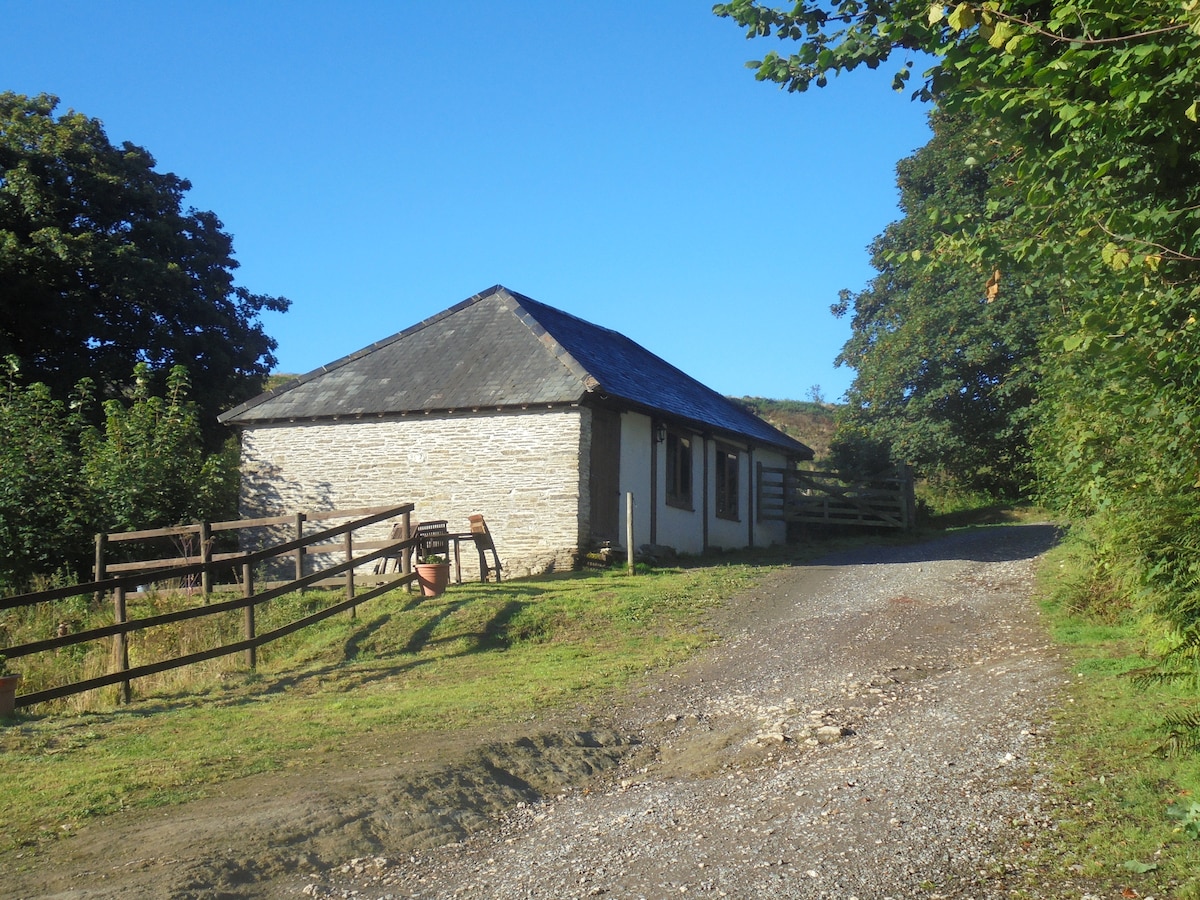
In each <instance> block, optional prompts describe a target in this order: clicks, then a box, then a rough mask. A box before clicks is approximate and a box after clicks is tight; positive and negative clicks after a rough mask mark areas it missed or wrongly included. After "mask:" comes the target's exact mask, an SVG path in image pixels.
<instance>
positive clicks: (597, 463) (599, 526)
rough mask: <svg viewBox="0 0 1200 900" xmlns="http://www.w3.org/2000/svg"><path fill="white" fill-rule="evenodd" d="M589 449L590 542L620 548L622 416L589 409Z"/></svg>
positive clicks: (608, 410)
mask: <svg viewBox="0 0 1200 900" xmlns="http://www.w3.org/2000/svg"><path fill="white" fill-rule="evenodd" d="M591 412H592V447H591V453H590V457H591V458H590V459H589V466H588V489H589V491H590V493H591V506H592V515H591V522H590V523H589V525H590V528H591V538H592V540H594V541H612V542H613V543H614V544H619V543H620V542H621V541H620V535H619V534H618V532H619V531H620V528H621V414H620V413H617V412H613V411H612V410H610V409H597V408H594V407H593V409H592V411H591Z"/></svg>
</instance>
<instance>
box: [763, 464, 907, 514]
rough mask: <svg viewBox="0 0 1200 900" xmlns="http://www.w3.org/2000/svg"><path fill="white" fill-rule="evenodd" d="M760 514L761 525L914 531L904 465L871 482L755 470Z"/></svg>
mask: <svg viewBox="0 0 1200 900" xmlns="http://www.w3.org/2000/svg"><path fill="white" fill-rule="evenodd" d="M757 499H758V515H759V518H760V519H761V520H763V521H783V522H799V523H803V524H808V525H857V526H867V527H873V528H902V529H906V528H912V527H913V526H914V525H915V524H916V500H915V497H914V495H913V478H912V469H911V468H909V467H908V466H902V467H900V469H898V470H897V471H896V472H894V473H883V474H881V475H879V476H877V477H875V478H872V479H871V480H870V481H865V482H852V481H846V480H844V479H843V478H842V477H841V476H840V475H839V474H838V473H837V472H821V471H808V472H806V471H800V470H796V469H783V468H774V467H770V466H763V465H762V464H761V463H760V464H759V466H758V498H757Z"/></svg>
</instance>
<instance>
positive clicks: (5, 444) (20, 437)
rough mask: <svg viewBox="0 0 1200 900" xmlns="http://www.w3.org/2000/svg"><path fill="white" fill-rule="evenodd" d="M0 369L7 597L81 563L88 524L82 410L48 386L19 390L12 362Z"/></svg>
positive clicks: (2, 553) (1, 527)
mask: <svg viewBox="0 0 1200 900" xmlns="http://www.w3.org/2000/svg"><path fill="white" fill-rule="evenodd" d="M3 363H4V367H3V370H0V588H6V587H7V588H10V589H12V588H13V587H14V586H15V585H19V584H23V583H25V582H26V581H27V580H28V579H29V578H30V577H31V576H32V575H34V574H37V573H45V574H50V573H53V572H55V571H57V570H58V569H59V568H60V567H62V566H63V565H64V564H66V565H70V564H71V563H77V562H78V561H79V559H80V558H81V556H86V553H87V547H88V543H89V537H88V527H89V524H90V518H91V517H90V515H89V513H90V508H89V504H88V502H87V496H86V491H85V489H84V484H83V478H82V473H81V468H80V451H79V442H80V435H81V433H82V431H83V430H84V429H85V427H86V423H85V422H84V420H83V418H82V416H81V415H80V410H81V404H78V403H77V404H75V405H74V406H73V407H71V408H68V406H67V404H66V403H64V402H63V401H61V400H56V399H54V397H53V396H51V394H50V389H49V388H48V387H47V386H46V385H44V384H40V383H39V384H31V385H24V384H23V383H22V382H21V378H20V365H19V362H18V360H17V359H16V357H12V356H10V357H8V358H7V359H5V360H4V361H3ZM86 388H87V386H86V383H85V384H84V385H83V387H82V389H81V390H82V391H86ZM84 397H85V395H83V396H81V397H79V398H77V399H84Z"/></svg>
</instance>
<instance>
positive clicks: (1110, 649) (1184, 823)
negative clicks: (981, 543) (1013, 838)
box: [1039, 545, 1200, 900]
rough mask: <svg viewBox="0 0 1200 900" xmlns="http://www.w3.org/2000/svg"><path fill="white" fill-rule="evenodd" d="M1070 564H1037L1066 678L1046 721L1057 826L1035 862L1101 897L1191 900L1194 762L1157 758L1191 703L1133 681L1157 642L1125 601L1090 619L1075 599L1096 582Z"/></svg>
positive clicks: (1198, 700)
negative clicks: (1059, 701)
mask: <svg viewBox="0 0 1200 900" xmlns="http://www.w3.org/2000/svg"><path fill="white" fill-rule="evenodd" d="M1078 565H1079V557H1076V556H1075V555H1074V554H1073V552H1072V548H1071V547H1070V546H1069V545H1068V546H1066V547H1064V548H1061V549H1059V550H1056V551H1055V552H1054V553H1052V554H1051V555H1050V556H1049V557H1048V559H1047V561H1046V564H1045V565H1044V567H1043V573H1044V576H1045V578H1046V587H1045V590H1044V593H1045V596H1046V600H1045V603H1044V608H1045V610H1046V614H1047V621H1048V624H1049V626H1050V628H1051V631H1052V634H1053V635H1054V637H1055V639H1056V640H1058V641H1059V642H1060V643H1061V644H1062V645H1063V646H1064V647H1066V648H1067V650H1068V652H1069V656H1070V659H1071V661H1072V670H1073V675H1074V678H1073V682H1072V684H1071V685H1070V687H1069V689H1068V691H1067V693H1066V696H1065V698H1064V700H1065V702H1064V703H1063V705H1062V707H1061V709H1059V710H1057V711H1056V713H1055V717H1054V718H1055V727H1054V733H1055V735H1056V739H1055V741H1054V744H1053V747H1052V758H1053V760H1054V764H1055V766H1056V769H1055V771H1054V773H1053V777H1054V781H1055V785H1056V793H1057V796H1058V800H1059V804H1058V809H1057V815H1058V818H1059V828H1058V832H1057V834H1056V835H1054V836H1052V837H1050V838H1048V844H1049V845H1048V846H1047V847H1044V848H1040V857H1041V861H1042V865H1043V866H1044V867H1045V868H1046V869H1047V870H1049V872H1050V873H1056V874H1058V875H1059V876H1061V877H1063V878H1067V879H1072V880H1076V881H1078V880H1080V879H1083V880H1085V881H1086V882H1089V883H1090V884H1091V885H1092V886H1093V891H1092V892H1093V893H1097V894H1100V895H1102V896H1115V895H1119V892H1120V891H1124V890H1131V891H1136V894H1133V895H1126V896H1147V895H1154V896H1157V897H1160V898H1163V897H1177V898H1181V900H1200V839H1198V836H1200V829H1198V828H1197V827H1188V826H1189V821H1188V820H1187V815H1188V813H1189V812H1190V811H1191V804H1193V803H1200V757H1197V756H1196V755H1189V756H1173V755H1171V754H1169V753H1165V752H1163V751H1162V748H1163V745H1164V741H1165V734H1164V731H1163V728H1162V725H1163V721H1164V719H1165V718H1166V716H1168V715H1170V714H1178V713H1180V712H1181V711H1187V710H1191V711H1200V697H1198V696H1197V694H1196V691H1195V689H1194V688H1189V687H1188V686H1186V685H1183V684H1167V683H1160V684H1152V685H1145V684H1141V683H1139V682H1138V681H1137V679H1135V678H1134V677H1132V674H1133V673H1136V672H1137V671H1138V670H1141V669H1144V668H1145V667H1147V666H1149V665H1151V664H1152V663H1153V661H1154V655H1155V653H1154V648H1155V647H1156V646H1158V644H1159V637H1160V636H1159V635H1157V634H1155V633H1154V632H1153V631H1151V630H1150V627H1149V626H1148V625H1147V623H1146V620H1145V619H1143V618H1140V617H1139V616H1137V615H1136V613H1135V611H1134V609H1133V607H1132V606H1131V605H1128V604H1127V605H1125V606H1123V607H1122V606H1121V605H1119V604H1118V605H1116V606H1114V605H1113V604H1110V605H1109V608H1108V609H1107V610H1106V611H1105V612H1104V613H1103V614H1099V613H1098V612H1097V610H1096V609H1095V598H1094V597H1093V596H1089V597H1085V598H1082V599H1081V598H1080V597H1079V595H1078V594H1079V591H1080V590H1081V588H1083V589H1086V590H1087V591H1089V592H1091V591H1092V590H1093V589H1094V583H1093V582H1094V579H1093V578H1092V576H1091V574H1090V573H1087V572H1078V571H1076V566H1078ZM1044 874H1046V873H1042V874H1040V875H1039V878H1042V877H1043V876H1044ZM1105 890H1112V891H1114V892H1117V893H1114V894H1111V895H1110V894H1107V893H1103V891H1105Z"/></svg>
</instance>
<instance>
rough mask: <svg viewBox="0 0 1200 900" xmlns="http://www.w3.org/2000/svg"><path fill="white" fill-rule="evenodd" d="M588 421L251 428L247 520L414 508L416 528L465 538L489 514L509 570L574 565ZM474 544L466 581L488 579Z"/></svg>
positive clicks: (563, 412) (527, 417)
mask: <svg viewBox="0 0 1200 900" xmlns="http://www.w3.org/2000/svg"><path fill="white" fill-rule="evenodd" d="M585 418H586V416H584V415H581V410H579V409H577V408H571V409H549V410H537V411H524V412H493V413H477V414H472V415H445V416H436V415H429V416H419V417H418V416H408V417H400V418H396V419H357V420H344V421H338V422H322V423H294V424H283V425H269V426H256V427H247V428H245V429H244V430H243V432H242V514H243V515H244V516H247V517H255V516H266V515H279V514H282V513H290V512H297V511H300V510H318V509H339V508H340V509H346V508H352V507H359V506H384V505H388V504H392V503H395V504H400V503H413V504H415V505H416V509H415V511H414V512H413V521H414V522H420V521H426V520H429V519H445V520H447V522H448V527H449V530H450V531H452V532H453V531H467V530H469V527H468V522H467V517H468V516H469V515H472V514H474V513H481V514H482V515H483V516H484V518H485V519H486V520H487V523H488V527H489V529H490V530H491V532H492V536H493V538H494V540H495V542H496V549H497V551H498V553H499V555H500V561H501V563H502V564H503V565H504V569H505V573H506V574H511V575H513V576H519V575H528V574H536V573H540V572H545V571H550V570H554V569H563V568H569V567H570V566H571V565H572V564H573V562H574V560H575V557H576V555H577V553H578V549H579V546H580V540H581V524H580V523H581V518H580V507H581V500H583V501H584V503H586V489H585V488H584V486H585V485H586V484H587V478H586V473H581V471H580V470H581V466H580V448H581V446H584V447H586V446H587V443H586V435H585V421H584V420H585ZM581 489H583V490H582V494H583V496H581ZM582 521H583V522H586V519H583V520H582ZM386 536H387V528H386V527H383V528H382V529H381V531H380V533H377V534H372V535H370V536H369V537H386ZM364 537H368V536H367V535H365V534H364ZM462 549H463V553H462V561H463V577H464V578H477V577H478V556H477V555H476V553H475V551H474V548H473V546H471V545H470V544H469V543H466V544H464V545H463V548H462Z"/></svg>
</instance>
